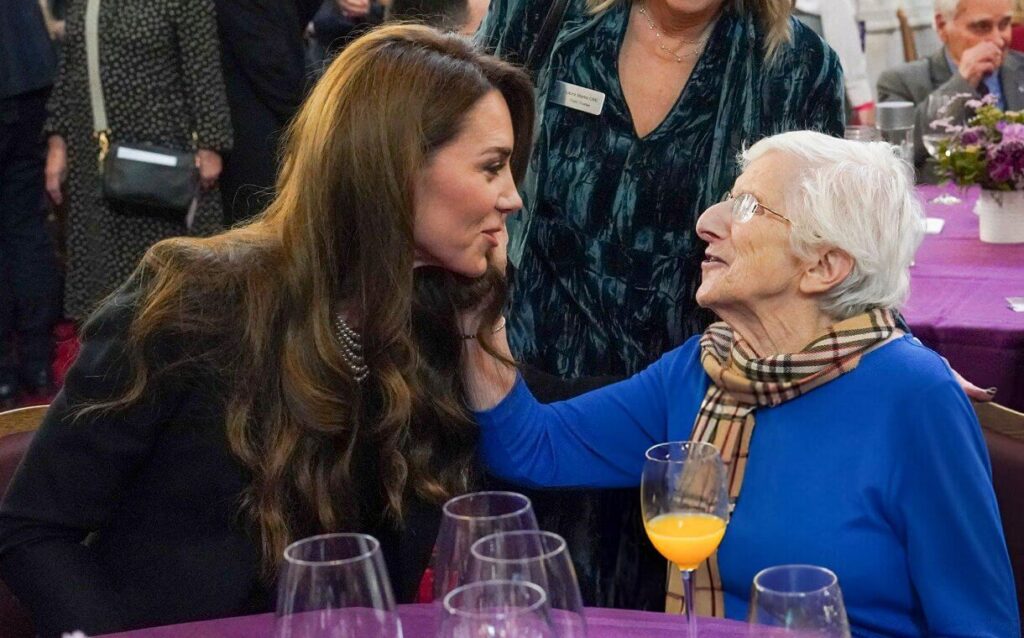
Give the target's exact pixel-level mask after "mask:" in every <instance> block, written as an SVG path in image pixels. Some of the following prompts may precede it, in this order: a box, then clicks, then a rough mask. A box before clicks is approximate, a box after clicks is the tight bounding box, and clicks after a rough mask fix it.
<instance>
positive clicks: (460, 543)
mask: <svg viewBox="0 0 1024 638" xmlns="http://www.w3.org/2000/svg"><path fill="white" fill-rule="evenodd" d="M442 511H443V516H442V519H441V529H440V530H439V531H438V533H437V554H436V555H435V557H434V600H438V601H439V600H441V599H442V598H444V597H445V595H446V594H448V592H450V591H452V590H453V589H455V588H456V587H458V586H459V585H463V584H465V583H466V582H467V576H468V573H467V568H468V566H469V556H470V552H469V550H470V547H471V546H472V545H473V543H475V542H476V541H478V540H480V539H481V538H483V537H484V536H487V535H489V534H495V533H497V532H514V531H517V530H536V529H537V518H536V516H535V515H534V513H533V504H531V503H530V499H528V498H526V497H525V496H523V495H522V494H516V493H515V492H474V493H472V494H465V495H463V496H457V497H455V498H453V499H451V500H450V501H448V502H447V503H445V504H444V508H443V510H442Z"/></svg>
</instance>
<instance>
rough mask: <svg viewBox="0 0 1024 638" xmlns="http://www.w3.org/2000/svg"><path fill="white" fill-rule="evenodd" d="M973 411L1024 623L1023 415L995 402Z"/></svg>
mask: <svg viewBox="0 0 1024 638" xmlns="http://www.w3.org/2000/svg"><path fill="white" fill-rule="evenodd" d="M974 411H975V412H976V413H977V415H978V422H979V423H981V431H982V434H984V435H985V443H986V444H987V445H988V455H989V458H990V459H991V460H992V484H993V486H994V487H995V492H996V500H997V501H999V514H1000V516H1001V517H1002V519H1003V534H1004V535H1005V536H1006V547H1007V549H1008V550H1009V552H1010V563H1011V565H1012V566H1013V577H1014V580H1015V582H1016V583H1017V607H1018V609H1019V610H1020V612H1021V621H1022V623H1024V507H1021V505H1020V495H1021V494H1022V493H1024V413H1021V412H1017V411H1016V410H1011V409H1010V408H1007V407H1003V406H1001V405H997V404H995V403H975V404H974Z"/></svg>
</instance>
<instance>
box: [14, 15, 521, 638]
mask: <svg viewBox="0 0 1024 638" xmlns="http://www.w3.org/2000/svg"><path fill="white" fill-rule="evenodd" d="M533 120H534V116H533V94H532V87H531V84H530V80H529V78H528V77H527V75H526V74H525V73H524V72H522V71H521V70H519V69H516V68H514V67H512V66H511V65H509V64H506V63H504V62H502V61H501V60H499V59H497V58H493V57H490V56H486V55H483V54H482V53H481V52H479V51H478V50H477V49H475V48H474V47H473V46H472V45H471V44H470V43H469V42H468V41H467V40H466V39H465V38H463V37H461V36H454V35H443V34H440V33H438V32H437V31H435V30H433V29H429V28H427V27H423V26H418V25H394V26H385V27H382V28H380V29H378V30H376V31H375V32H373V33H371V34H368V35H367V36H365V37H363V38H360V39H359V40H358V41H356V42H355V43H353V45H352V46H351V47H349V48H348V49H346V50H345V51H344V52H343V53H342V55H341V56H339V57H338V58H337V59H336V60H335V62H334V63H333V64H332V65H331V66H330V67H329V68H328V69H327V71H326V74H325V75H324V77H323V79H322V80H321V81H320V82H319V83H318V84H317V85H316V86H315V87H314V88H313V90H312V92H311V94H310V96H309V98H308V99H307V100H306V102H305V103H304V105H303V107H302V108H301V109H300V111H299V113H298V114H297V115H296V116H295V118H294V119H293V121H292V124H291V126H290V128H289V132H288V134H287V137H286V141H285V153H284V156H283V161H282V168H281V175H280V177H279V179H278V182H277V183H278V185H279V189H278V192H277V194H276V197H275V199H274V201H273V202H271V204H270V205H269V207H268V208H267V210H266V211H265V212H264V214H262V215H260V216H259V217H257V218H256V219H255V220H253V221H252V222H251V223H249V224H248V225H244V226H237V227H235V228H233V229H231V230H229V231H228V232H225V233H222V234H220V235H217V236H215V237H210V238H190V237H189V238H186V237H179V238H175V239H169V240H166V241H163V242H160V243H158V244H156V245H155V246H153V247H152V248H151V249H150V250H149V251H148V252H147V253H146V255H145V257H144V259H143V260H142V263H141V264H140V265H139V267H138V269H137V270H136V271H135V273H134V275H133V276H132V277H130V278H129V279H128V281H127V282H125V284H124V285H123V286H122V287H121V288H120V289H119V290H118V291H117V293H116V294H115V295H113V296H111V297H110V298H108V299H107V300H106V302H105V303H104V304H103V305H102V306H101V307H100V308H99V310H98V311H97V312H96V313H95V314H94V315H93V316H92V317H91V318H90V320H89V322H88V323H87V324H86V326H85V327H84V329H83V341H82V351H81V353H80V355H79V357H78V359H77V360H76V362H75V364H74V367H73V368H72V369H71V370H70V371H69V373H68V377H67V381H66V384H65V386H64V388H63V390H62V391H61V393H60V394H59V395H58V396H57V398H56V399H55V401H54V402H53V404H51V406H50V410H49V412H48V413H47V415H46V418H45V420H44V422H43V424H42V426H41V428H40V429H39V431H38V432H37V433H36V435H35V438H34V439H33V441H32V445H31V447H30V448H29V450H28V452H27V454H26V456H25V458H24V460H23V461H22V463H21V466H20V467H19V469H18V471H17V473H16V475H15V477H14V479H13V481H12V482H11V484H10V487H9V489H8V491H7V495H6V497H5V499H4V501H3V503H2V505H0V576H2V578H3V580H4V582H5V583H6V584H7V586H8V587H9V588H10V589H11V591H12V592H13V593H14V594H15V595H16V596H17V597H18V598H19V600H20V601H21V602H22V603H23V604H24V605H25V607H26V608H27V609H29V611H30V612H31V614H32V617H33V620H34V622H35V626H36V629H37V630H38V631H39V632H40V633H41V634H42V635H43V636H44V637H46V638H50V637H51V636H60V634H61V632H62V631H70V630H73V629H80V630H84V631H86V632H87V633H88V634H90V635H96V634H103V633H108V632H113V631H119V630H124V629H128V628H132V627H141V626H152V625H165V624H172V623H181V622H186V621H190V620H199V619H204V618H216V617H223V616H238V615H243V614H252V613H260V612H265V611H268V610H269V609H270V608H271V607H272V605H273V602H272V601H273V593H272V592H273V585H274V581H275V577H276V574H277V569H278V566H279V564H280V562H281V556H282V552H283V550H284V548H285V547H286V546H287V545H288V544H289V543H290V542H292V541H294V540H297V539H300V538H303V537H306V536H310V535H314V534H320V533H326V532H337V531H361V532H364V533H368V534H372V535H373V536H375V537H376V538H378V539H379V540H380V541H381V549H382V552H383V554H384V558H385V561H386V562H387V565H388V569H389V572H390V574H391V579H392V582H393V584H394V587H395V592H396V598H397V599H398V600H399V601H400V602H412V599H413V596H414V595H415V593H416V590H417V586H418V584H419V582H420V579H421V577H422V575H423V572H424V569H425V568H426V566H427V563H428V561H429V559H430V553H431V549H432V547H433V544H434V539H435V538H436V536H437V529H438V525H439V522H440V516H441V505H442V504H443V503H444V502H445V501H446V500H447V499H448V498H450V497H451V496H454V495H456V494H461V493H464V492H465V491H467V490H469V489H470V488H471V486H473V484H474V482H475V478H476V477H477V475H478V474H479V473H478V472H477V471H476V467H477V461H476V442H477V436H478V430H477V427H476V424H475V423H474V422H473V421H472V419H471V417H470V414H469V413H468V411H467V410H466V408H465V405H466V399H465V396H464V391H463V387H462V383H461V372H460V367H459V356H460V352H461V348H462V342H463V341H465V340H474V339H476V340H481V342H482V343H484V346H485V347H489V346H487V343H489V342H490V340H491V339H493V335H492V333H490V332H488V333H487V334H482V333H481V334H474V335H466V334H463V333H461V332H459V325H458V322H457V311H458V310H459V309H463V308H469V307H475V306H476V305H477V304H478V303H479V300H480V299H487V300H489V302H490V303H491V309H490V310H489V311H486V312H485V314H487V315H489V316H490V320H489V321H488V323H493V320H495V319H496V318H497V317H498V316H500V313H501V307H502V302H503V300H504V280H503V278H502V277H501V275H500V273H495V272H492V271H491V270H489V268H488V253H489V252H490V251H492V250H494V249H495V248H496V247H498V246H499V245H500V236H502V235H503V234H504V227H505V219H506V218H507V216H508V215H510V214H512V213H513V212H515V211H516V210H517V209H518V208H519V207H520V206H521V203H522V202H521V199H520V197H519V194H518V193H517V190H516V178H518V177H519V176H521V175H522V173H523V171H524V170H525V165H526V161H527V158H528V157H529V150H530V141H531V139H532V128H533ZM492 350H493V349H492ZM86 537H88V539H89V540H88V542H83V541H85V539H86Z"/></svg>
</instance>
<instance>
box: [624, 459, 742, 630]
mask: <svg viewBox="0 0 1024 638" xmlns="http://www.w3.org/2000/svg"><path fill="white" fill-rule="evenodd" d="M640 505H641V509H642V511H643V517H644V527H645V529H646V530H647V536H648V538H650V539H651V543H653V544H654V548H655V549H657V550H658V552H660V553H661V555H662V556H664V557H665V558H666V559H668V560H669V561H670V562H672V563H674V564H675V565H676V566H677V567H678V568H679V571H680V572H681V574H682V578H683V592H684V596H685V604H686V619H687V625H688V627H689V636H690V638H695V637H696V636H697V614H696V612H695V610H694V600H693V578H692V576H693V571H694V570H696V569H697V567H698V566H700V564H701V563H702V562H704V560H706V559H707V558H708V557H709V556H711V554H713V553H714V552H715V550H716V549H718V545H719V543H721V542H722V537H723V536H724V535H725V526H726V524H727V523H728V521H729V493H728V488H727V480H726V474H725V466H724V464H723V463H722V457H721V456H719V454H718V450H716V449H715V447H714V446H713V445H711V444H709V443H701V442H699V441H675V442H671V443H662V444H660V445H655V446H654V447H652V448H651V449H649V450H647V460H646V461H645V463H644V471H643V477H642V478H641V481H640Z"/></svg>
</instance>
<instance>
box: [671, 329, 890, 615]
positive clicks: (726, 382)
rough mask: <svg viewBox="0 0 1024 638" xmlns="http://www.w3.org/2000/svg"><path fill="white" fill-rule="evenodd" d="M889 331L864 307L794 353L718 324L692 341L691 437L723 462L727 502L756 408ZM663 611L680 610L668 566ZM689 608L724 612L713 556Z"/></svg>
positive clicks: (850, 362)
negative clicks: (701, 375)
mask: <svg viewBox="0 0 1024 638" xmlns="http://www.w3.org/2000/svg"><path fill="white" fill-rule="evenodd" d="M895 329H896V323H895V319H894V317H893V314H892V312H890V311H889V310H871V311H869V312H866V313H864V314H860V315H857V316H855V317H851V318H849V319H846V320H844V321H841V322H839V323H837V324H835V325H834V326H832V327H831V328H830V329H829V331H828V332H827V333H825V334H824V335H822V336H821V337H818V338H817V339H815V340H814V341H812V342H811V343H810V344H809V345H808V346H807V347H806V348H804V349H803V350H802V351H800V352H798V353H796V354H780V355H773V356H770V357H760V358H759V357H758V356H757V354H756V353H755V352H754V351H753V350H752V349H751V348H750V346H749V345H747V343H746V342H744V341H743V339H742V338H741V337H740V336H739V335H738V334H736V333H735V332H733V330H732V328H730V327H729V326H728V325H727V324H726V323H724V322H718V323H714V324H712V325H711V326H710V327H708V329H707V330H706V331H705V332H704V335H703V336H702V337H701V340H700V360H701V365H703V366H704V371H705V372H707V374H708V376H709V377H710V378H711V384H710V385H709V386H708V390H707V393H706V394H705V395H704V400H703V402H701V405H700V410H699V411H698V412H697V420H696V422H695V423H694V427H693V433H692V435H691V439H692V440H695V441H703V442H705V443H711V444H712V445H714V446H715V447H716V448H718V451H719V453H720V454H721V455H722V460H723V461H724V462H725V468H726V474H727V476H728V479H729V498H730V500H731V501H732V506H733V507H735V504H736V500H737V499H738V498H739V495H740V488H742V486H743V473H744V472H745V471H746V467H747V457H748V455H749V453H750V439H751V436H752V435H753V432H754V425H755V418H754V414H755V411H756V409H757V408H759V407H775V406H777V405H779V404H780V403H784V402H786V401H789V400H790V399H795V398H796V397H799V396H801V395H803V394H806V393H808V392H810V391H811V390H813V389H814V388H817V387H818V386H821V385H824V384H826V383H828V382H829V381H831V380H833V379H835V378H837V377H839V376H841V375H843V374H845V373H847V372H849V371H850V370H853V369H854V368H856V367H857V364H859V363H860V358H861V356H862V355H863V354H864V353H865V352H866V351H867V350H869V349H871V348H872V347H874V346H876V345H879V344H880V343H882V342H883V341H885V340H886V339H888V338H889V337H890V336H891V335H892V334H893V331H894V330H895ZM668 572H669V574H668V596H667V598H666V601H665V606H666V611H669V612H674V613H681V612H682V610H683V595H682V583H681V582H680V578H679V570H678V569H677V568H675V566H673V565H669V570H668ZM693 582H694V597H695V598H696V601H695V607H694V608H695V609H696V611H697V613H698V614H699V615H702V616H718V617H722V616H724V615H725V603H724V599H723V594H722V580H721V576H720V574H719V572H718V559H717V556H716V555H712V556H711V558H709V559H708V560H706V561H704V563H703V564H702V565H701V567H700V568H699V569H697V571H696V572H695V573H694V581H693Z"/></svg>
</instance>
